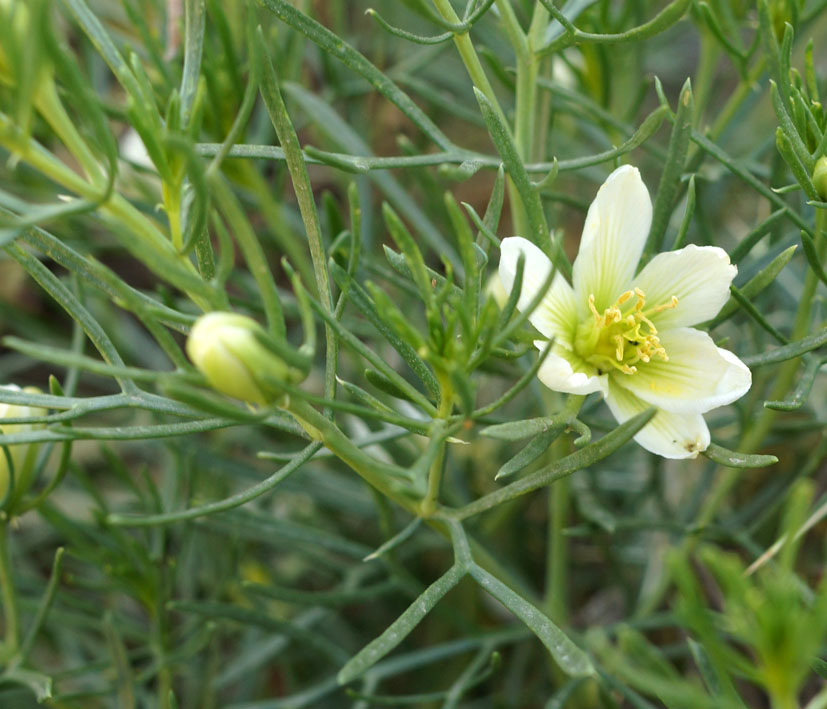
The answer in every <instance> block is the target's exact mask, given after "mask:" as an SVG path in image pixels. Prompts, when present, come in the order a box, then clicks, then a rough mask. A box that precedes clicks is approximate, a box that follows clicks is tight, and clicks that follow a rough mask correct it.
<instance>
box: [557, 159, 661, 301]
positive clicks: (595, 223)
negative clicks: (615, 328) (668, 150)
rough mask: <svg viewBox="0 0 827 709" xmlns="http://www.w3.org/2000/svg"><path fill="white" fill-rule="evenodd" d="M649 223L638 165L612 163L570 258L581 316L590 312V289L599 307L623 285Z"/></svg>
mask: <svg viewBox="0 0 827 709" xmlns="http://www.w3.org/2000/svg"><path fill="white" fill-rule="evenodd" d="M651 223H652V201H651V200H650V199H649V191H648V190H647V189H646V185H644V184H643V180H641V178H640V173H639V172H638V170H637V168H635V167H632V166H631V165H623V166H621V167H619V168H617V170H615V171H614V172H613V173H612V174H611V175H609V177H608V178H607V179H606V181H605V182H604V183H603V185H602V186H601V187H600V189H599V190H598V192H597V197H595V199H594V202H592V204H591V206H590V207H589V213H588V214H587V215H586V224H585V226H584V227H583V236H582V237H581V239H580V251H579V253H578V254H577V258H576V259H575V261H574V271H573V274H572V276H573V278H572V279H573V282H574V292H575V294H576V296H577V305H578V308H580V314H581V316H583V315H587V314H588V312H589V311H588V302H589V295H591V294H592V293H593V294H594V298H595V305H596V306H597V309H598V310H599V311H600V312H603V310H605V309H606V308H608V307H609V306H611V305H612V304H613V303H614V302H615V300H616V299H617V297H618V296H619V295H620V294H621V293H623V291H625V290H626V289H627V287H628V285H629V284H630V283H631V281H632V277H633V276H634V275H635V270H636V269H637V264H638V261H639V260H640V254H641V253H642V252H643V246H644V244H645V243H646V237H647V236H648V234H649V226H650V225H651Z"/></svg>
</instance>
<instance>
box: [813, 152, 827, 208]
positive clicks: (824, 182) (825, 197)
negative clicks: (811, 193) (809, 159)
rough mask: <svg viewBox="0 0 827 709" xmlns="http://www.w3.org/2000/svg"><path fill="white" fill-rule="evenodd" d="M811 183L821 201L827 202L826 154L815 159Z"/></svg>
mask: <svg viewBox="0 0 827 709" xmlns="http://www.w3.org/2000/svg"><path fill="white" fill-rule="evenodd" d="M813 185H814V186H815V188H816V192H817V193H818V198H819V199H820V200H821V201H822V202H827V156H822V157H820V158H819V159H818V160H817V161H816V166H815V169H814V170H813Z"/></svg>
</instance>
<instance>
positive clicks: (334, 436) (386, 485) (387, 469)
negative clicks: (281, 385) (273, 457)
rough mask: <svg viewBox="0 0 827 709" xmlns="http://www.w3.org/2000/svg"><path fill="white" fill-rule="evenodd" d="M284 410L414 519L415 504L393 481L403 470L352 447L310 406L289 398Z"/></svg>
mask: <svg viewBox="0 0 827 709" xmlns="http://www.w3.org/2000/svg"><path fill="white" fill-rule="evenodd" d="M285 408H286V410H287V411H289V412H290V413H291V414H292V415H293V417H294V418H295V419H296V420H297V421H298V422H299V424H300V425H301V427H302V428H303V429H304V430H305V431H306V432H307V434H308V435H309V436H310V438H312V439H313V440H314V441H319V442H321V443H324V445H325V446H327V448H328V449H330V451H331V452H332V453H333V454H334V455H335V456H336V457H337V458H339V459H340V460H341V461H343V462H344V463H346V464H347V465H349V466H350V467H351V468H353V470H355V471H356V472H357V473H358V474H359V475H360V476H361V477H362V478H363V479H364V480H365V482H367V483H368V484H369V485H372V486H373V487H375V488H376V489H377V490H379V491H380V492H381V493H382V494H383V495H385V496H386V497H389V498H390V499H392V500H393V501H394V502H396V503H397V504H398V505H400V506H401V507H403V508H405V509H406V510H408V511H409V512H411V513H412V514H414V515H416V514H417V512H418V510H417V507H418V505H417V504H416V501H415V500H414V499H413V498H412V497H410V496H409V495H407V494H405V493H404V492H403V490H402V486H401V484H400V483H399V482H397V479H398V478H400V477H403V476H406V475H407V470H405V469H404V468H400V467H399V466H397V465H388V464H385V463H381V462H380V461H378V460H376V459H375V458H373V457H372V456H370V455H368V454H367V453H365V452H364V451H363V450H362V449H361V448H358V447H357V446H356V445H354V443H353V441H351V440H350V438H348V437H347V436H346V435H345V434H344V433H342V431H341V430H340V429H339V428H338V427H337V426H336V424H335V423H333V422H332V421H331V420H330V419H328V418H326V417H325V416H323V415H322V414H321V413H319V412H318V411H316V409H314V408H313V407H312V406H310V404H308V403H306V402H305V401H302V400H301V399H297V398H294V397H290V399H289V400H288V401H287V403H286V406H285Z"/></svg>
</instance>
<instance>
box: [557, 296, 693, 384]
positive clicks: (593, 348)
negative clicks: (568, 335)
mask: <svg viewBox="0 0 827 709" xmlns="http://www.w3.org/2000/svg"><path fill="white" fill-rule="evenodd" d="M632 296H636V297H637V300H636V302H635V303H634V306H633V307H632V308H631V310H630V309H629V306H627V307H626V308H624V307H623V306H624V305H625V304H626V303H628V301H629V300H630V299H631V298H632ZM677 305H678V298H677V296H674V295H673V296H672V297H671V298H670V299H669V301H668V302H666V303H662V304H659V305H657V306H655V307H653V308H647V307H646V294H645V293H644V292H643V291H642V290H641V289H640V288H635V289H634V290H628V291H625V292H624V293H621V295H620V296H619V297H618V299H617V300H616V301H615V302H614V304H613V305H611V306H610V307H608V308H606V309H605V310H604V311H603V313H602V314H601V313H600V312H599V311H598V310H597V306H596V305H595V296H594V294H591V295H589V310H590V311H591V314H592V317H593V321H589V322H584V323H581V324H580V326H579V327H578V329H577V334H576V336H575V342H574V346H575V350H576V351H577V353H578V354H579V355H580V356H581V357H583V359H585V360H586V361H587V362H589V363H591V364H593V365H594V366H595V367H596V368H597V370H598V373H600V374H603V373H605V372H607V371H611V370H612V369H616V370H617V371H619V372H621V373H623V374H634V373H635V372H637V367H636V366H635V365H636V364H637V363H639V362H643V363H644V364H646V363H648V362H650V361H652V359H655V358H658V359H661V360H663V361H667V360H668V359H669V357H668V356H667V354H666V350H665V349H664V348H663V346H662V345H661V344H660V339H659V338H658V329H657V327H655V324H654V323H653V322H652V320H651V319H650V316H652V315H655V314H656V313H660V312H662V311H664V310H669V309H672V308H675V307H677Z"/></svg>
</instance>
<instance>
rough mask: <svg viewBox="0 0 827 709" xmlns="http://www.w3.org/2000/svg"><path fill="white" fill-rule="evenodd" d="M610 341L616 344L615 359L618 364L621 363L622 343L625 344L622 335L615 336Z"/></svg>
mask: <svg viewBox="0 0 827 709" xmlns="http://www.w3.org/2000/svg"><path fill="white" fill-rule="evenodd" d="M612 339H613V340H614V341H615V342H616V343H617V347H616V348H615V357H617V361H618V362H622V361H623V345H624V342H625V341H624V339H623V335H615V336H614V337H613V338H612Z"/></svg>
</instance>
